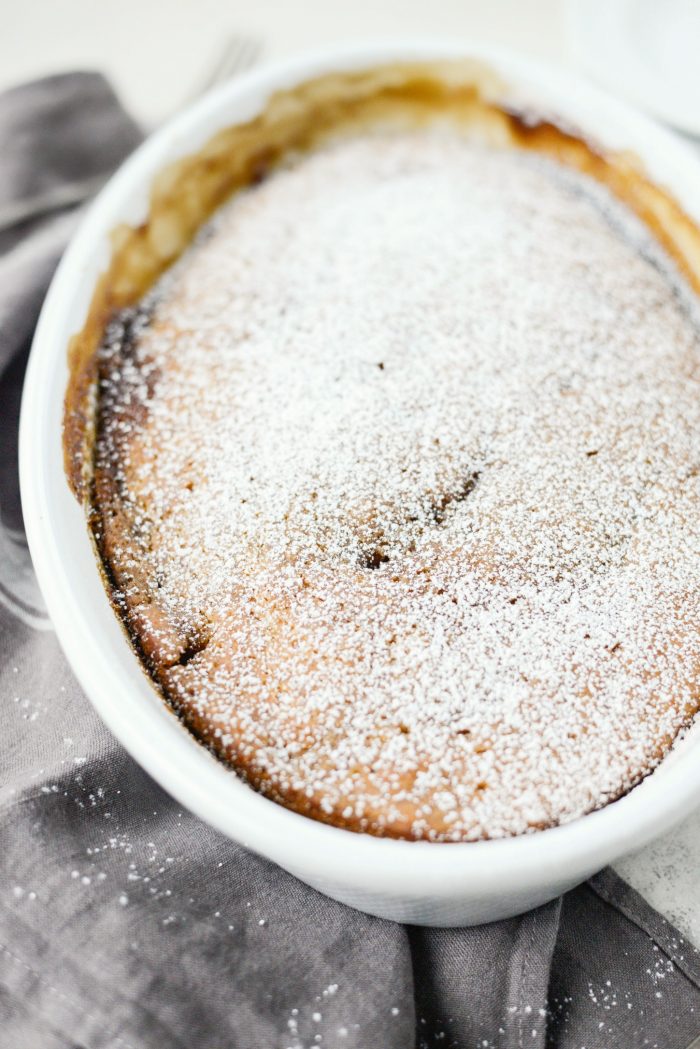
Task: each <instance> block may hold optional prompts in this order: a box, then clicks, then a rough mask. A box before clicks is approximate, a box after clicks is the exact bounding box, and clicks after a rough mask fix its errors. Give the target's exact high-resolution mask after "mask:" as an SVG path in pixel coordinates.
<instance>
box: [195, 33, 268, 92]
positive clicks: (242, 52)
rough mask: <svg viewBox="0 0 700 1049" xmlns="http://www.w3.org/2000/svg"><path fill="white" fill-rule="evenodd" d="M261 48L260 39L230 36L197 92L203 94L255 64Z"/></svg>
mask: <svg viewBox="0 0 700 1049" xmlns="http://www.w3.org/2000/svg"><path fill="white" fill-rule="evenodd" d="M261 49H262V44H261V42H260V40H257V39H254V38H253V37H245V36H232V37H229V39H228V40H227V41H226V43H225V45H224V48H223V50H222V52H221V54H220V55H219V58H218V60H217V62H216V63H215V65H214V67H213V69H212V70H211V72H210V73H209V75H208V77H207V79H206V81H205V83H204V85H203V86H202V87H201V88H200V90H199V91H198V92H197V94H203V93H204V91H208V90H209V89H210V88H212V87H214V86H215V85H216V84H221V83H223V82H224V81H225V80H229V79H230V78H231V77H233V76H236V75H237V74H239V73H244V72H245V71H246V70H247V69H250V68H251V66H253V65H254V64H255V62H256V61H257V59H258V56H259V54H260V51H261Z"/></svg>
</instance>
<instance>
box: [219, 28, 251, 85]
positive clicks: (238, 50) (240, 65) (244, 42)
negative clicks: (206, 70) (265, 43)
mask: <svg viewBox="0 0 700 1049" xmlns="http://www.w3.org/2000/svg"><path fill="white" fill-rule="evenodd" d="M231 43H232V45H233V44H235V45H236V46H231V47H230V48H229V50H228V54H227V56H226V59H225V61H224V63H223V65H222V68H221V69H220V71H219V76H220V80H224V79H226V78H228V77H230V76H234V75H235V74H237V73H244V72H245V71H246V70H247V69H250V68H251V66H253V65H255V63H256V61H257V60H258V56H259V55H260V50H261V43H260V41H259V40H257V39H253V38H252V37H241V38H235V39H234V40H232V41H231Z"/></svg>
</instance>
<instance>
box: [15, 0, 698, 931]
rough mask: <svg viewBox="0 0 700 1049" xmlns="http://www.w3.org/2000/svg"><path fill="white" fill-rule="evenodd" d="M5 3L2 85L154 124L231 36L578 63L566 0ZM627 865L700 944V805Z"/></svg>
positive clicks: (276, 49)
mask: <svg viewBox="0 0 700 1049" xmlns="http://www.w3.org/2000/svg"><path fill="white" fill-rule="evenodd" d="M0 12H1V14H2V23H3V32H2V33H1V34H0V90H1V89H2V88H4V87H8V86H10V85H12V84H14V83H17V82H19V81H21V80H26V79H28V78H31V77H35V76H40V75H43V74H45V73H49V72H57V71H61V70H66V69H75V68H85V69H100V70H102V71H104V72H105V73H106V74H107V76H108V77H110V79H111V80H112V82H113V83H114V84H115V85H116V87H117V90H118V92H119V94H120V95H121V98H122V100H123V102H124V103H125V105H126V106H127V107H128V108H129V109H131V111H132V112H133V113H134V114H135V115H136V117H137V118H139V119H140V120H141V121H143V122H144V123H145V124H146V125H153V124H156V123H157V122H158V121H160V120H162V119H164V118H165V117H167V116H168V115H169V114H170V113H172V112H174V111H175V110H177V109H178V108H179V107H180V106H181V105H182V104H183V103H184V102H185V101H186V100H188V99H189V98H190V97H191V96H192V95H193V93H194V92H195V91H196V90H197V88H198V87H199V86H200V85H201V84H202V83H204V82H205V81H206V79H207V74H208V72H209V70H210V69H211V67H212V66H213V64H214V62H215V61H216V59H217V58H218V57H219V55H220V53H221V51H222V49H223V47H224V43H225V41H226V39H227V38H228V37H230V36H232V35H239V36H247V37H254V38H256V39H258V40H259V41H260V43H261V45H262V58H263V60H266V59H275V58H279V57H282V56H285V55H288V54H292V53H294V52H299V51H302V50H304V49H311V48H315V47H318V46H321V45H324V44H328V43H337V42H338V41H344V42H348V41H352V40H366V39H370V38H373V39H388V38H395V37H397V36H401V37H409V36H432V37H444V38H449V39H451V40H453V41H455V40H459V39H463V40H465V41H468V40H470V39H478V40H484V41H488V42H491V43H500V44H503V45H507V46H509V47H514V48H518V49H520V50H522V51H524V52H527V53H529V54H531V55H534V56H538V57H541V58H544V59H546V60H548V61H553V62H556V63H558V64H561V65H570V64H571V63H572V62H573V58H572V55H573V50H572V48H571V46H570V41H569V40H568V39H567V33H566V20H565V16H564V10H563V3H562V2H559V0H488V2H487V0H481V2H480V0H431V2H430V3H426V2H425V0H353V2H352V3H346V2H342V0H304V3H303V5H302V4H294V3H291V2H289V0H288V2H286V3H285V2H284V0H256V3H255V4H252V5H251V4H243V3H240V2H238V3H237V2H235V0H230V2H229V3H223V2H222V0H98V2H95V0H61V2H60V3H49V2H48V0H25V2H24V3H16V2H11V0H0ZM698 801H699V803H700V798H699V799H698ZM617 869H618V870H619V872H620V873H621V874H622V875H623V877H625V878H626V879H627V880H628V881H629V882H631V884H632V885H634V886H635V888H637V889H638V890H639V891H640V892H642V893H643V894H644V895H645V896H646V897H647V899H648V900H649V901H650V902H651V903H652V904H653V905H654V906H655V907H657V908H658V909H660V910H661V911H662V912H663V913H664V914H666V915H667V916H668V917H669V918H670V919H671V920H672V921H673V922H674V923H675V924H676V925H677V926H678V927H679V929H680V930H681V931H682V932H683V933H685V934H686V935H687V936H688V937H689V938H690V939H691V940H693V941H694V942H695V943H696V944H697V945H698V946H700V810H698V812H697V813H696V814H695V815H693V816H692V817H691V818H690V819H688V820H686V821H685V823H683V824H682V825H681V826H680V827H679V828H677V829H675V830H673V831H671V832H670V833H669V834H667V835H666V836H665V837H663V838H661V839H659V840H658V841H657V842H656V843H655V844H653V845H651V846H649V847H647V848H645V849H643V850H642V851H641V852H639V853H637V854H636V855H634V856H630V857H627V858H626V859H625V860H623V861H622V862H621V863H619V864H618V865H617Z"/></svg>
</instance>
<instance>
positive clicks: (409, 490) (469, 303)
mask: <svg viewBox="0 0 700 1049" xmlns="http://www.w3.org/2000/svg"><path fill="white" fill-rule="evenodd" d="M148 310H149V323H148V325H146V326H142V327H141V328H139V330H138V338H137V340H136V343H135V345H134V340H133V339H131V340H129V346H128V347H127V348H125V345H124V339H125V336H124V334H123V332H122V330H121V329H120V328H119V325H116V326H114V327H113V329H112V331H111V334H110V336H109V337H108V339H107V340H106V343H105V346H104V347H103V351H102V364H101V375H102V380H101V391H100V427H99V438H98V442H97V448H96V475H97V478H98V485H97V491H98V493H100V492H101V493H102V494H101V496H100V498H101V504H100V509H101V511H102V519H101V521H100V528H101V529H103V530H104V531H105V533H106V534H107V538H106V539H105V540H104V542H103V553H104V543H105V542H106V543H108V547H109V558H110V562H111V563H112V564H113V565H116V566H118V569H119V577H120V578H119V581H118V585H119V587H120V590H121V592H122V594H123V604H124V608H125V614H126V615H127V617H130V622H131V625H132V629H136V630H137V631H138V632H139V636H140V638H141V641H142V644H143V645H144V646H145V650H146V657H147V658H148V659H149V660H150V661H151V665H152V668H154V673H155V675H156V677H157V679H158V681H159V683H160V685H161V687H162V688H163V690H164V691H165V693H166V695H167V696H168V697H169V698H170V700H171V701H172V702H173V704H174V705H175V706H176V708H177V709H178V710H179V711H180V712H181V713H182V716H183V717H184V718H185V720H186V721H187V722H188V724H190V725H191V726H192V727H193V729H194V730H195V731H196V732H197V733H198V734H199V735H200V736H201V737H202V738H203V739H205V740H206V742H207V743H209V745H211V746H212V747H213V748H214V749H215V750H216V751H217V753H219V754H220V755H221V756H222V757H224V758H225V759H226V760H228V761H230V762H231V763H232V764H233V765H234V766H235V767H236V768H237V769H238V770H239V771H240V772H242V774H244V775H246V776H247V777H248V779H249V780H250V781H251V782H252V783H253V784H254V785H256V786H257V787H259V788H260V789H262V790H264V791H265V792H266V793H267V794H268V795H270V796H271V797H273V798H275V799H277V800H279V801H282V802H283V803H285V804H289V805H292V806H293V807H295V808H297V809H299V810H300V811H302V812H307V813H309V814H311V815H314V816H316V817H318V818H321V819H327V820H329V821H331V822H334V823H336V824H339V825H341V826H349V827H352V828H354V829H361V830H368V831H371V832H372V833H378V834H393V835H402V836H408V837H425V838H431V839H435V840H445V841H449V840H471V839H475V838H482V837H498V836H502V835H505V834H514V833H522V832H524V831H527V830H532V829H536V828H538V827H543V826H549V825H551V824H553V823H557V822H562V821H565V820H568V819H573V818H575V817H576V816H579V815H581V814H582V813H584V812H587V811H590V810H591V809H593V808H595V807H597V806H599V805H602V804H604V803H605V802H606V801H607V800H609V799H611V798H614V797H616V796H619V794H620V793H622V792H624V791H625V790H627V789H629V788H630V787H631V786H632V785H634V783H636V782H637V781H638V780H639V779H640V778H641V777H642V776H644V775H645V774H646V773H647V772H649V771H650V770H651V769H652V768H653V767H654V765H655V764H656V763H657V762H658V760H659V759H660V757H661V756H662V755H663V754H664V753H665V751H666V750H667V749H668V746H669V745H670V743H671V741H672V740H673V738H674V737H675V736H676V734H677V733H678V731H679V729H681V728H682V726H683V725H685V724H687V722H688V719H689V718H690V716H691V715H692V714H693V713H694V712H695V710H696V708H697V695H698V692H697V674H698V668H699V665H700V661H699V657H700V645H699V643H698V640H697V636H696V632H695V629H694V622H695V619H696V615H697V603H698V599H697V594H698V593H699V592H700V590H699V586H698V584H700V579H699V578H698V576H699V575H700V569H699V567H698V566H699V565H700V558H699V557H698V555H699V554H700V542H699V541H698V538H697V536H696V535H695V533H694V531H693V528H692V527H690V526H689V523H692V521H693V519H694V516H696V515H697V511H698V503H699V502H700V483H699V482H698V477H697V471H696V472H695V473H693V469H694V466H695V464H696V463H697V461H698V456H699V455H700V448H699V447H698V444H699V443H700V441H699V439H698V436H697V435H698V434H700V408H699V407H698V406H699V405H700V397H699V396H698V394H699V393H700V389H698V376H697V374H696V371H697V369H696V362H697V353H698V329H697V324H696V313H695V307H694V305H693V302H692V299H691V297H690V293H689V292H687V291H685V290H684V289H683V288H682V286H681V284H680V282H679V281H678V279H677V278H676V277H675V276H674V274H673V272H672V268H671V266H670V263H668V261H667V260H666V259H665V257H664V256H663V254H662V253H661V251H660V250H659V249H658V248H657V247H656V246H655V245H654V243H653V242H652V240H651V237H650V236H649V234H648V233H646V231H645V230H644V229H643V228H642V226H641V224H640V223H638V222H637V221H636V220H634V219H633V218H632V217H631V216H630V215H628V214H627V213H626V212H625V210H624V208H623V207H622V206H621V205H620V204H618V203H617V202H615V201H614V200H613V199H612V198H611V197H610V195H609V194H608V193H607V192H606V191H604V190H602V189H601V188H599V187H596V186H594V185H593V184H592V183H590V182H589V181H588V180H587V179H585V177H584V176H581V175H576V174H572V173H570V172H569V173H567V172H565V171H564V170H563V169H561V168H558V167H557V166H556V165H555V164H554V163H552V162H548V161H545V160H542V159H539V158H533V157H527V156H524V155H522V154H519V153H518V152H517V151H514V150H502V151H501V150H498V149H493V148H486V147H480V146H477V145H475V144H473V143H471V142H469V141H467V140H466V139H465V138H464V137H462V136H460V134H459V133H458V132H457V131H454V130H451V129H448V128H440V129H432V128H424V129H419V130H415V131H408V130H402V131H396V132H393V133H389V132H387V131H382V132H381V133H367V134H361V135H356V136H354V137H348V138H346V139H342V140H340V141H337V142H333V143H331V144H329V145H327V146H325V147H324V148H322V149H319V150H317V151H316V152H315V153H313V154H311V155H309V156H305V157H299V158H296V159H295V160H294V161H293V162H290V164H289V165H288V166H287V167H286V168H285V169H283V170H280V171H278V172H275V173H273V174H272V175H270V176H269V177H268V178H267V180H265V181H263V182H261V183H260V184H259V185H257V186H255V187H254V188H252V189H250V190H249V191H247V192H245V193H242V194H240V195H239V196H238V197H236V198H235V199H234V200H233V201H232V202H231V203H230V204H229V205H227V206H226V207H225V208H223V209H222V210H221V211H220V212H219V213H218V214H217V216H216V217H215V218H214V220H213V221H212V223H211V224H210V226H209V227H208V229H207V230H206V234H205V235H204V236H203V237H202V238H201V239H200V241H199V242H198V243H196V244H195V245H194V246H193V247H192V248H191V249H190V251H189V252H188V253H187V255H186V256H185V257H184V258H183V259H182V260H181V261H180V262H179V263H178V264H177V265H176V266H175V267H174V268H173V269H172V271H171V272H170V273H168V274H167V275H166V276H165V277H164V278H163V279H162V280H161V282H160V283H159V285H158V286H157V288H156V289H155V291H154V293H153V295H152V296H151V297H150V298H149V305H148ZM127 351H128V352H127ZM465 464H468V465H465ZM100 485H101V486H102V487H100ZM115 507H116V510H115ZM108 510H111V511H114V512H115V513H116V520H117V525H114V524H113V523H110V522H113V521H114V520H115V519H113V518H110V517H109V513H108ZM202 624H206V627H205V628H203V626H202ZM205 638H206V643H205V644H202V645H201V647H198V646H199V644H200V642H201V641H202V640H203V639H205ZM193 639H194V640H193Z"/></svg>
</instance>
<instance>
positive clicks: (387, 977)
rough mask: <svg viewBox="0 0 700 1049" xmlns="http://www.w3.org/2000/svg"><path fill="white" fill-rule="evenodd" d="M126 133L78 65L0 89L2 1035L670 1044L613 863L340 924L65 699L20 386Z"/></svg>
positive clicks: (695, 1030) (678, 940)
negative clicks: (578, 875)
mask: <svg viewBox="0 0 700 1049" xmlns="http://www.w3.org/2000/svg"><path fill="white" fill-rule="evenodd" d="M139 138H140V134H139V131H138V129H137V128H136V126H135V125H134V123H133V122H132V121H131V120H130V119H129V117H128V116H127V115H126V114H125V113H124V111H123V110H122V109H121V108H120V106H119V104H118V102H117V100H116V98H115V97H114V95H113V94H112V92H111V90H110V88H109V86H108V85H107V84H106V82H105V81H104V80H103V79H102V78H101V77H100V76H98V75H95V74H72V75H67V76H60V77H52V78H49V79H46V80H43V81H39V82H36V83H34V84H30V85H27V86H24V87H20V88H17V89H14V90H12V91H10V92H7V93H5V94H4V95H2V96H0V425H1V426H2V443H1V444H0V520H1V522H2V527H0V705H1V706H0V709H1V712H2V735H1V737H0V739H1V743H0V747H1V750H0V1049H69V1047H70V1049H115V1047H117V1049H163V1047H167V1049H307V1047H315V1046H320V1047H322V1049H412V1047H417V1049H428V1047H432V1046H437V1047H442V1049H450V1047H451V1049H477V1047H479V1049H521V1047H524V1046H527V1047H532V1049H545V1047H546V1049H582V1047H585V1049H613V1047H620V1049H640V1047H642V1046H645V1047H648V1049H654V1047H656V1049H687V1047H688V1046H689V1045H690V1043H691V1042H692V1041H693V1039H694V1038H695V1037H696V1036H698V1035H700V956H699V955H698V952H697V951H696V950H695V949H694V948H693V947H692V946H691V945H690V944H689V943H687V942H684V940H683V938H682V936H681V935H680V934H679V933H678V932H677V931H676V930H675V929H674V928H673V927H672V926H671V925H669V923H668V922H667V921H666V920H665V919H664V918H662V917H661V916H660V915H659V914H657V913H655V912H654V911H653V910H652V909H651V908H650V907H649V906H648V905H647V904H646V903H645V902H644V900H643V899H642V898H641V897H640V896H639V895H638V894H637V893H635V892H634V891H633V890H632V889H631V888H630V887H629V886H627V885H626V884H625V883H624V882H622V881H621V880H620V879H619V878H618V877H617V876H616V875H615V874H614V873H613V872H612V871H609V870H608V871H604V872H603V873H601V874H599V875H598V876H596V877H595V878H593V879H591V880H590V881H589V882H588V883H587V884H585V885H583V886H581V887H579V888H578V889H576V890H574V891H573V892H570V893H568V894H567V895H566V896H564V897H563V898H562V899H560V900H557V901H554V902H552V903H550V904H547V905H546V906H544V907H541V908H539V909H538V910H535V911H533V912H531V913H529V914H526V915H524V916H522V917H518V918H512V919H510V920H508V921H502V922H497V923H494V924H491V925H486V926H482V927H479V928H473V929H425V928H412V927H404V926H401V925H396V924H393V923H391V922H387V921H382V920H380V919H378V918H373V917H370V916H368V915H364V914H361V913H360V912H358V911H355V910H352V909H350V908H347V907H344V906H343V905H341V904H339V903H335V902H334V901H332V900H330V899H327V898H326V897H324V896H322V895H320V894H319V893H317V892H315V891H314V890H312V889H310V888H308V887H307V886H305V885H303V884H302V883H301V882H299V881H297V880H296V879H295V878H293V877H292V876H291V875H289V874H286V873H285V872H284V871H282V870H280V869H279V868H277V867H275V866H274V865H273V864H271V863H269V862H267V861H266V860H263V859H261V858H259V857H258V856H255V855H253V854H252V853H250V852H248V851H246V850H245V849H243V848H242V847H240V846H239V845H237V844H235V843H234V842H231V841H229V840H227V839H226V838H224V837H222V835H220V834H219V833H217V832H216V831H214V830H212V829H211V828H209V827H208V826H206V825H205V824H204V823H202V822H200V821H199V820H198V819H196V818H195V817H194V816H192V815H190V814H189V813H188V812H185V811H182V810H181V809H180V808H179V806H178V805H177V803H176V802H174V801H173V800H172V799H171V798H169V797H168V796H167V795H166V794H165V793H164V792H163V791H162V790H161V789H160V788H159V787H158V786H157V785H156V784H155V783H154V782H153V781H152V780H151V779H150V778H149V777H148V776H147V775H146V773H145V772H143V771H142V770H141V769H140V768H139V766H138V765H136V764H135V763H134V762H133V761H132V759H131V758H130V757H129V756H128V755H127V754H126V752H125V751H124V750H123V748H122V747H121V746H120V745H119V744H118V743H117V742H116V741H115V740H114V738H113V737H112V736H111V735H110V733H109V732H108V731H107V729H106V728H105V727H104V725H102V724H101V722H100V721H99V719H98V718H97V716H96V714H95V713H94V712H93V710H92V708H91V706H90V704H89V703H88V701H87V699H86V698H85V696H84V695H83V694H82V692H81V690H80V688H79V686H78V684H77V683H76V681H75V679H74V677H73V675H72V673H71V671H70V668H69V667H68V665H67V663H66V660H65V658H64V656H63V654H62V652H61V650H60V648H59V646H58V644H57V642H56V639H55V637H54V634H53V632H52V630H51V627H50V624H49V622H48V619H47V617H46V614H45V611H44V608H43V604H42V601H41V597H40V595H39V592H38V590H37V587H36V583H35V581H34V578H33V575H32V571H31V564H30V561H29V557H28V553H27V550H26V544H25V543H24V538H23V532H22V519H21V511H20V505H19V497H18V482H17V470H16V451H17V447H16V431H17V419H18V412H19V396H20V390H21V383H22V377H23V371H24V366H25V362H26V356H27V352H28V348H29V343H30V339H31V335H32V331H33V328H34V325H35V322H36V316H37V312H38V309H39V306H40V303H41V300H42V298H43V296H44V294H45V291H46V287H47V285H48V282H49V280H50V277H51V274H52V272H53V269H54V267H55V265H56V263H57V260H58V258H59V256H60V253H61V251H62V249H63V247H64V245H65V243H66V240H67V238H68V236H69V234H70V232H71V230H72V228H73V226H74V225H75V223H76V221H77V218H78V210H79V209H78V210H76V207H75V201H77V200H78V199H79V198H80V195H81V194H80V187H81V186H82V185H83V184H84V183H89V182H90V180H94V181H95V183H97V182H99V181H100V179H101V178H102V177H103V176H104V175H106V174H107V173H108V172H109V171H110V170H111V169H112V168H114V167H115V166H116V165H117V164H118V163H119V161H120V160H121V159H122V158H123V157H124V156H125V155H126V154H127V153H129V152H130V151H131V149H133V147H134V146H135V145H136V144H137V142H138V141H139ZM76 187H77V189H76ZM56 188H58V189H59V190H60V192H59V193H58V194H55V193H54V192H53V191H54V190H55V189H56ZM63 188H65V189H66V192H65V193H63V192H62V189H63ZM52 201H53V204H52ZM438 847H440V846H438ZM443 847H447V848H449V846H443Z"/></svg>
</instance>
